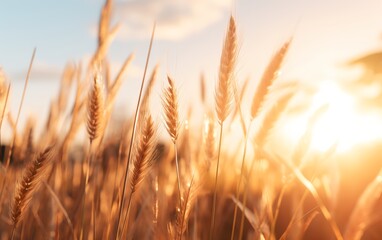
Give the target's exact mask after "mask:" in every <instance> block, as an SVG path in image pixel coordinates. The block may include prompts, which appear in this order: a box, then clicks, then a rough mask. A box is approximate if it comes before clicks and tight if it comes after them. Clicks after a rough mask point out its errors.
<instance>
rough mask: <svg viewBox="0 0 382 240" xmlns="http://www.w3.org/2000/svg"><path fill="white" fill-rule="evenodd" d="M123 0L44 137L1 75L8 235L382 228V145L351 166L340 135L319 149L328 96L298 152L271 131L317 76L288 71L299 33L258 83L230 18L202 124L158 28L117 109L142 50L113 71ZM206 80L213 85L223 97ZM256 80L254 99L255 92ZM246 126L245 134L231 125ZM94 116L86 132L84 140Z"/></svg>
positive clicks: (231, 234) (106, 12)
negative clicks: (127, 99)
mask: <svg viewBox="0 0 382 240" xmlns="http://www.w3.org/2000/svg"><path fill="white" fill-rule="evenodd" d="M111 5H112V1H111V0H107V1H106V3H105V5H104V7H103V9H102V12H101V16H100V21H99V28H98V47H97V49H96V51H95V52H94V55H93V56H92V58H91V60H90V61H89V63H88V65H86V66H84V65H82V66H81V65H80V64H78V65H68V66H67V67H66V68H65V71H64V72H63V75H62V80H61V87H60V90H59V93H58V94H57V98H56V99H55V100H54V101H52V103H51V107H50V111H49V117H48V118H47V119H46V123H45V128H44V131H42V133H41V135H39V136H36V133H35V122H34V121H32V120H31V121H27V123H26V125H25V126H18V118H19V116H18V115H17V116H13V115H12V114H11V113H10V111H9V109H8V108H6V106H7V100H8V93H9V86H10V85H8V83H6V82H5V81H2V82H1V90H0V94H1V96H0V99H1V108H0V109H1V112H2V117H1V123H0V124H1V125H3V124H5V123H10V125H11V126H12V129H13V132H12V133H13V135H12V138H11V141H10V142H9V143H7V145H2V148H1V165H0V192H1V194H0V239H219V240H220V239H267V240H268V239H269V240H272V239H381V236H382V172H381V167H382V164H381V159H380V157H379V156H380V154H379V152H380V151H381V148H380V146H379V145H378V144H374V145H373V146H359V147H358V148H359V149H356V150H354V152H356V153H357V154H353V155H352V156H351V158H359V159H362V161H358V162H354V161H353V162H352V163H351V164H349V165H346V164H344V162H346V161H344V160H343V159H346V158H350V156H348V155H346V154H342V155H341V154H337V153H336V145H335V144H334V145H333V146H332V147H329V148H328V149H327V150H326V151H323V152H320V153H316V154H310V153H309V149H310V144H311V142H312V139H313V138H314V131H313V128H314V126H315V123H316V121H317V119H319V118H320V117H321V116H322V115H323V113H325V112H326V111H327V108H328V106H325V105H324V106H320V107H319V108H318V109H316V110H315V111H314V113H313V114H312V116H310V117H309V118H308V119H307V120H306V127H303V126H302V128H304V131H303V134H302V135H301V136H300V137H299V140H298V141H297V143H298V144H297V145H293V146H292V145H289V146H287V148H288V150H289V153H288V154H283V153H280V152H279V151H278V149H277V147H275V146H277V138H275V137H272V136H273V135H275V134H276V135H277V130H278V129H279V128H278V127H277V126H280V125H283V124H284V122H283V121H284V118H283V117H284V115H285V114H286V113H287V112H288V111H291V109H293V107H294V105H295V104H296V101H295V97H296V96H297V95H298V92H299V91H302V90H301V89H302V88H303V87H304V86H300V84H298V83H296V82H291V83H287V84H285V83H283V84H279V82H278V80H279V79H278V77H279V76H278V73H279V70H280V69H281V67H282V65H283V62H284V60H285V59H284V58H285V56H287V54H288V50H289V48H290V47H291V45H292V44H293V39H287V40H286V41H285V43H284V44H283V45H282V46H280V47H279V49H277V50H276V51H275V53H274V55H273V56H270V61H269V63H268V65H267V67H266V69H265V70H264V73H263V75H262V77H261V79H259V80H257V86H256V87H248V86H247V85H246V83H244V85H243V86H240V85H239V84H238V81H237V79H236V78H235V76H236V65H237V61H240V59H239V57H238V48H239V47H238V46H237V45H238V39H237V38H238V36H237V33H236V31H237V30H236V22H235V19H234V17H231V18H230V20H229V22H228V24H227V30H226V35H225V36H224V42H223V43H224V44H223V46H222V52H221V56H220V66H217V69H219V72H218V77H217V81H216V87H215V89H214V90H211V89H207V87H206V84H205V82H204V81H205V80H204V79H203V78H202V79H201V87H200V93H198V94H199V95H200V101H201V102H203V104H204V105H203V109H202V111H203V112H204V113H205V114H204V117H199V120H198V121H197V123H195V124H190V121H191V120H190V119H191V118H192V114H193V113H192V111H187V109H182V108H181V107H180V105H179V102H178V99H179V94H180V93H179V92H178V88H177V84H178V82H177V80H176V79H174V78H173V77H172V76H171V73H168V77H167V79H157V78H158V77H157V76H158V71H159V67H158V66H156V67H155V68H154V69H152V70H150V69H147V68H148V66H149V64H148V63H149V58H150V51H151V47H152V41H155V27H154V28H153V32H152V39H151V42H150V46H149V51H148V55H147V65H146V67H145V72H144V74H143V78H142V82H141V87H140V89H139V91H140V92H139V98H138V99H137V101H136V102H135V103H130V104H131V105H133V107H134V109H135V114H134V115H133V116H131V117H129V118H127V119H123V121H115V119H114V118H113V117H112V114H113V109H114V108H113V107H114V103H115V100H116V96H117V95H118V93H119V89H120V86H121V84H122V81H124V79H123V78H124V77H123V76H124V73H125V72H128V71H129V65H130V63H131V62H132V61H133V59H134V56H133V55H131V56H127V57H126V61H125V63H124V64H123V65H122V67H121V69H120V70H119V72H118V73H117V74H116V77H115V79H111V77H110V73H109V67H108V62H107V61H106V59H105V58H106V54H107V52H108V49H109V46H110V44H111V43H112V41H113V38H114V36H115V34H116V32H117V30H118V27H117V26H111V25H110V18H111V7H112V6H111ZM31 69H32V71H33V58H32V60H31ZM146 73H147V76H146ZM156 81H162V82H163V83H164V89H163V92H162V94H161V99H154V98H155V97H156V96H155V95H153V94H151V92H152V88H153V86H154V84H155V82H156ZM72 88H73V89H75V90H74V92H75V94H74V99H69V96H70V94H69V92H70V91H71V89H72ZM206 91H213V95H214V105H213V106H210V105H209V104H208V103H207V102H208V101H207V100H206V96H207V94H206ZM245 91H246V92H247V94H251V97H252V98H251V102H250V103H247V104H242V101H243V99H245V98H243V95H244V92H245ZM211 95H212V94H211ZM152 101H159V102H161V103H162V110H161V112H162V116H163V118H162V119H155V118H154V117H153V116H152V114H151V104H150V103H151V102H152ZM247 105H249V106H250V108H245V107H243V106H247ZM21 107H22V106H20V108H21ZM13 112H14V111H13ZM19 112H20V110H19ZM187 112H188V114H187ZM183 115H186V117H185V118H182V117H180V116H183ZM193 119H195V118H193ZM39 121H43V119H39ZM193 121H194V120H193ZM235 124H236V126H239V127H238V129H239V130H238V132H239V133H238V134H236V135H239V136H240V137H231V135H230V134H231V132H232V131H233V130H232V126H233V125H235ZM160 125H164V129H166V130H167V131H165V132H163V133H161V134H162V135H165V136H164V137H163V136H160V133H158V128H159V126H160ZM81 126H85V128H84V129H86V130H85V131H86V137H84V139H83V140H82V143H81V142H79V141H74V140H75V139H76V136H77V135H79V134H80V131H82V130H83V128H82V127H81ZM20 128H22V129H23V131H19V129H20ZM275 132H276V133H275ZM354 137H355V138H356V137H357V136H354ZM0 141H1V137H0ZM2 144H3V142H2ZM287 145H288V144H287ZM333 158H335V159H333ZM336 158H338V159H336ZM337 160H338V162H340V164H338V165H333V164H330V162H333V161H337Z"/></svg>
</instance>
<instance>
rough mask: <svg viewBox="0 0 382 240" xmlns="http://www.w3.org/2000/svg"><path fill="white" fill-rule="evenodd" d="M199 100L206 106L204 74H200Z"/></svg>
mask: <svg viewBox="0 0 382 240" xmlns="http://www.w3.org/2000/svg"><path fill="white" fill-rule="evenodd" d="M200 100H202V103H203V104H206V78H205V76H204V74H203V73H202V74H200Z"/></svg>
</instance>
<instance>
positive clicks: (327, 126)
mask: <svg viewBox="0 0 382 240" xmlns="http://www.w3.org/2000/svg"><path fill="white" fill-rule="evenodd" d="M356 100H357V99H356V97H355V96H353V95H351V94H350V93H347V92H345V91H344V90H342V89H341V88H340V86H339V85H338V84H337V83H336V82H334V81H325V82H323V83H322V85H321V86H320V87H319V90H318V92H317V93H316V94H315V95H314V96H313V101H312V105H311V106H310V109H309V112H314V111H315V110H316V109H318V108H320V107H321V106H323V105H325V104H328V105H329V108H328V110H327V111H326V112H325V113H324V114H323V115H322V116H321V117H320V118H319V119H318V121H317V122H316V124H315V126H314V127H313V128H314V129H313V131H312V135H313V137H312V140H311V144H310V149H311V150H312V151H318V152H325V151H327V150H328V149H329V148H330V147H331V146H333V145H337V149H336V151H337V152H339V153H343V152H349V151H350V150H351V149H352V148H353V147H355V146H357V145H360V144H369V143H373V142H375V141H376V140H380V139H382V126H381V124H380V123H381V119H382V118H381V116H380V114H379V113H376V112H370V111H362V110H361V109H359V108H357V106H356ZM296 118H299V117H296ZM303 122H306V120H302V122H301V121H298V120H297V119H291V121H290V123H291V124H290V125H289V124H288V130H287V131H284V132H285V133H286V134H287V135H288V136H286V138H287V139H288V138H290V139H291V140H293V141H295V142H298V140H299V139H298V138H299V137H300V136H301V135H302V134H303V132H302V131H303V130H302V129H301V124H300V123H303ZM296 133H297V134H296Z"/></svg>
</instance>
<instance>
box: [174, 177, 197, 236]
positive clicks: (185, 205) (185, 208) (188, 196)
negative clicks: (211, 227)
mask: <svg viewBox="0 0 382 240" xmlns="http://www.w3.org/2000/svg"><path fill="white" fill-rule="evenodd" d="M197 189H198V187H197V184H196V183H195V182H194V177H192V178H191V181H190V183H189V184H188V187H187V190H186V191H185V193H184V194H183V198H182V206H180V208H179V211H178V215H177V219H176V225H177V229H178V237H179V240H181V239H182V236H183V234H184V233H185V232H186V229H187V222H188V218H189V216H190V212H191V208H192V206H193V204H194V202H195V200H196V196H197Z"/></svg>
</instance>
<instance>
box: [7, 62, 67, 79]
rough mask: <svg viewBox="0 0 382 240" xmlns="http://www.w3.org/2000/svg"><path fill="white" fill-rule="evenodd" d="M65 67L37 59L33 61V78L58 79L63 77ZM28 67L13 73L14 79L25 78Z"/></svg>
mask: <svg viewBox="0 0 382 240" xmlns="http://www.w3.org/2000/svg"><path fill="white" fill-rule="evenodd" d="M62 71H63V68H61V67H58V66H57V65H53V64H50V63H46V62H41V61H36V62H35V63H33V66H32V71H31V76H30V77H31V79H36V80H43V81H58V80H60V78H61V74H62ZM27 72H28V69H24V70H23V71H17V72H15V73H14V74H12V75H11V78H12V79H14V80H24V79H25V77H26V75H27Z"/></svg>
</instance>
